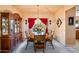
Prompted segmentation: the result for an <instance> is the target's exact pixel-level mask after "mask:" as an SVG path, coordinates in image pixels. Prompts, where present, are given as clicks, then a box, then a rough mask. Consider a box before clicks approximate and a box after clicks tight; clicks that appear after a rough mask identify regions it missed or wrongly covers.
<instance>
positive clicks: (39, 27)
mask: <svg viewBox="0 0 79 59" xmlns="http://www.w3.org/2000/svg"><path fill="white" fill-rule="evenodd" d="M45 29H46V25H45V24H43V23H42V22H41V21H40V20H39V19H37V20H36V21H35V24H34V26H33V32H37V33H41V32H45Z"/></svg>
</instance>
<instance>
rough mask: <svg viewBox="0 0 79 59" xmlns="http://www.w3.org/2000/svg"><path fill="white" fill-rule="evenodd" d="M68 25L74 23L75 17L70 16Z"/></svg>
mask: <svg viewBox="0 0 79 59" xmlns="http://www.w3.org/2000/svg"><path fill="white" fill-rule="evenodd" d="M68 25H74V17H69V18H68Z"/></svg>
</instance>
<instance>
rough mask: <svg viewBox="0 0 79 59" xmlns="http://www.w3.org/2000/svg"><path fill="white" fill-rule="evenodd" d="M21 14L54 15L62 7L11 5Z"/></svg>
mask: <svg viewBox="0 0 79 59" xmlns="http://www.w3.org/2000/svg"><path fill="white" fill-rule="evenodd" d="M13 7H14V8H16V9H17V10H18V11H19V12H21V13H33V12H38V9H39V12H42V13H44V12H51V13H55V12H56V11H57V10H58V9H59V8H61V7H63V5H39V7H37V5H13Z"/></svg>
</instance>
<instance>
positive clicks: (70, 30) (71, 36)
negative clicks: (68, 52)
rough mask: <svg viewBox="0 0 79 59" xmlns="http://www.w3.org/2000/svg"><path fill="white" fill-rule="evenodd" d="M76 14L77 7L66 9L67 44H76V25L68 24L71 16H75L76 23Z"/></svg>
mask: <svg viewBox="0 0 79 59" xmlns="http://www.w3.org/2000/svg"><path fill="white" fill-rule="evenodd" d="M75 15H76V8H75V7H73V8H71V9H69V10H67V11H66V44H67V46H74V45H75V40H76V37H75V36H76V34H75V25H72V26H69V25H68V18H69V17H74V23H75Z"/></svg>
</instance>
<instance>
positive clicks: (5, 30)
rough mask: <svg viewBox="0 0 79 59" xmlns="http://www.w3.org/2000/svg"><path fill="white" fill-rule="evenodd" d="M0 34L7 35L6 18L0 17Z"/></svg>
mask: <svg viewBox="0 0 79 59" xmlns="http://www.w3.org/2000/svg"><path fill="white" fill-rule="evenodd" d="M2 35H8V18H7V17H2Z"/></svg>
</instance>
